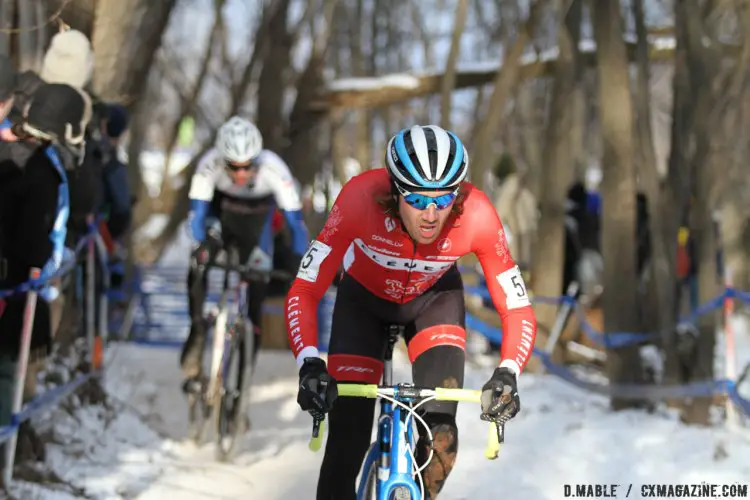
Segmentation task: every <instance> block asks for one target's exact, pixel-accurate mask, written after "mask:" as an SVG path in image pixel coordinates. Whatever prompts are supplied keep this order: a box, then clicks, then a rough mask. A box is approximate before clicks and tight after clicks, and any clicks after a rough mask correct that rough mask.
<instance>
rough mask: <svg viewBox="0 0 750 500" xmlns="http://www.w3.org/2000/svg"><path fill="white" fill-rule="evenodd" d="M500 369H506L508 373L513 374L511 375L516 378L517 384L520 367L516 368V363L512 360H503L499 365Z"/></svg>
mask: <svg viewBox="0 0 750 500" xmlns="http://www.w3.org/2000/svg"><path fill="white" fill-rule="evenodd" d="M498 366H499V367H500V368H507V369H509V370H510V371H512V372H513V375H515V376H516V382H518V376H519V375H520V374H521V367H520V366H518V363H516V361H515V360H513V359H504V360H503V361H502V362H501V363H500V364H499V365H498Z"/></svg>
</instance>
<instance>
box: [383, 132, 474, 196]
mask: <svg viewBox="0 0 750 500" xmlns="http://www.w3.org/2000/svg"><path fill="white" fill-rule="evenodd" d="M386 167H387V168H388V173H389V174H390V176H391V179H392V181H393V182H394V183H395V184H396V185H397V186H398V187H400V188H401V189H402V190H406V191H409V192H411V191H444V190H452V189H457V188H458V186H459V185H460V184H461V182H463V181H464V179H465V178H466V174H467V172H468V168H469V156H468V153H467V152H466V148H465V147H464V145H463V143H462V142H461V140H460V139H459V138H458V137H457V136H456V135H455V134H454V133H452V132H449V131H447V130H444V129H442V128H440V127H438V126H436V125H427V126H420V125H414V126H413V127H411V128H408V129H403V130H401V131H400V132H398V133H397V134H396V135H394V136H393V137H391V139H390V140H389V141H388V148H387V150H386Z"/></svg>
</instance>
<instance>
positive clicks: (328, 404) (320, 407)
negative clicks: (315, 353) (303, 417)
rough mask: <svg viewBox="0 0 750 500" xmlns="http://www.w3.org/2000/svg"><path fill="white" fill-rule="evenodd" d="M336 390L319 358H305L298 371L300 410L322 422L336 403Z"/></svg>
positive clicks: (323, 362)
mask: <svg viewBox="0 0 750 500" xmlns="http://www.w3.org/2000/svg"><path fill="white" fill-rule="evenodd" d="M337 396H338V390H337V388H336V380H335V379H334V378H333V377H331V375H330V374H329V373H328V370H327V369H326V364H325V361H323V360H322V359H320V358H305V362H304V364H303V365H302V368H300V369H299V392H298V393H297V403H298V404H299V406H300V408H302V410H304V411H307V412H310V414H311V415H312V416H313V418H315V419H316V420H323V417H324V416H325V414H326V413H328V412H329V411H331V408H332V407H333V402H334V401H336V397H337Z"/></svg>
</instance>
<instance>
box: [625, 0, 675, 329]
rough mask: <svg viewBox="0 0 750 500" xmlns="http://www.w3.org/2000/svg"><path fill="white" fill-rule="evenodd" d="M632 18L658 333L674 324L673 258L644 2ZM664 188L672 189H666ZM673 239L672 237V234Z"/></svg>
mask: <svg viewBox="0 0 750 500" xmlns="http://www.w3.org/2000/svg"><path fill="white" fill-rule="evenodd" d="M633 15H634V17H635V26H636V33H637V36H638V40H637V44H636V59H637V62H638V80H637V85H636V91H635V93H634V94H635V103H636V110H637V124H638V126H637V127H636V141H637V144H638V159H639V161H638V163H639V164H640V165H641V168H640V169H639V172H640V177H641V179H642V181H643V185H644V188H645V191H646V196H647V199H648V206H649V229H650V233H651V244H652V247H651V273H652V275H651V283H652V285H653V287H654V291H655V293H654V297H655V298H656V303H655V307H654V308H653V309H654V310H655V311H656V314H657V318H656V324H657V326H658V331H665V330H667V329H669V328H670V327H672V325H673V321H674V314H673V308H672V304H673V300H674V299H673V295H674V292H675V287H674V283H675V266H674V259H672V258H670V257H669V255H668V253H667V252H668V247H667V244H666V241H665V238H666V237H667V235H666V234H665V230H664V229H665V222H664V217H665V215H666V214H664V213H663V212H662V211H661V210H660V208H661V207H662V195H661V179H660V175H659V169H658V166H657V162H656V150H655V147H654V136H653V130H652V127H651V110H652V106H651V90H650V85H649V82H650V69H649V62H648V40H647V38H646V37H647V33H646V26H645V22H644V13H643V0H634V2H633ZM665 189H671V187H670V186H666V187H665ZM672 237H674V235H672Z"/></svg>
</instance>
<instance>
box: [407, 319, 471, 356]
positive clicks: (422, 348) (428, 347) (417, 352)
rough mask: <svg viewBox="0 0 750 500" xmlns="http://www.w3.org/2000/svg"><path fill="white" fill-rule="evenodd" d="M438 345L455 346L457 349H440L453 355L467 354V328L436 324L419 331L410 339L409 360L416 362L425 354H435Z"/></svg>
mask: <svg viewBox="0 0 750 500" xmlns="http://www.w3.org/2000/svg"><path fill="white" fill-rule="evenodd" d="M436 347H453V348H455V349H450V350H445V349H439V350H438V352H440V351H446V352H452V353H454V354H453V355H454V356H455V355H460V356H461V357H462V358H463V357H464V356H465V354H464V353H465V351H466V330H464V328H463V327H461V326H460V325H435V326H430V327H427V328H425V329H423V330H420V331H419V332H417V334H416V335H414V337H412V338H411V340H409V346H408V350H409V360H410V361H411V362H412V363H414V362H415V361H416V360H417V359H418V358H420V357H423V355H425V354H429V355H430V356H434V355H435V354H434V353H435V352H436V351H435V348H436Z"/></svg>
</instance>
